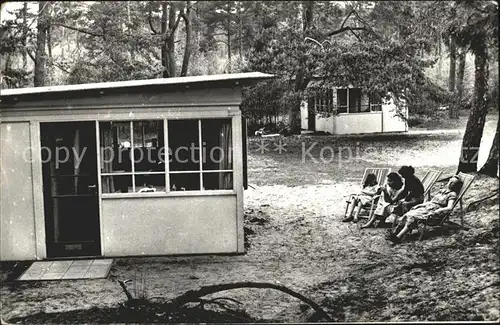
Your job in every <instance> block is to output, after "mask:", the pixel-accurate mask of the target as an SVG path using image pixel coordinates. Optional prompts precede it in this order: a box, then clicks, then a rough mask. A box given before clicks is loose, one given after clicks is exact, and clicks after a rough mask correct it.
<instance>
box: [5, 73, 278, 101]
mask: <svg viewBox="0 0 500 325" xmlns="http://www.w3.org/2000/svg"><path fill="white" fill-rule="evenodd" d="M273 77H274V75H271V74H266V73H262V72H246V73H232V74H217V75H205V76H189V77H177V78H157V79H146V80H127V81H112V82H99V83H88V84H77V85H62V86H47V87H33V88H16V89H2V90H0V98H7V97H14V96H15V97H21V96H23V95H36V94H54V95H55V94H56V93H63V92H76V91H78V92H82V91H86V90H88V91H92V90H100V91H104V90H108V92H112V91H113V90H117V91H118V90H123V89H127V90H133V89H134V88H137V89H140V88H144V87H161V86H189V85H190V84H203V83H205V84H207V85H210V86H213V84H220V83H224V84H228V83H233V82H234V83H235V84H239V85H242V86H245V85H249V84H252V83H255V82H258V81H261V80H265V79H269V78H273Z"/></svg>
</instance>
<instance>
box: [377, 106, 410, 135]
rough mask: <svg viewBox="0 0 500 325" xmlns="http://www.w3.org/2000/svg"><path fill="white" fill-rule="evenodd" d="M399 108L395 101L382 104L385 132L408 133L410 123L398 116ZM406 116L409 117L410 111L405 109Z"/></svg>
mask: <svg viewBox="0 0 500 325" xmlns="http://www.w3.org/2000/svg"><path fill="white" fill-rule="evenodd" d="M396 113H397V108H396V105H395V104H394V101H393V100H392V99H390V100H389V101H387V102H385V103H383V104H382V114H383V121H382V123H383V131H384V132H406V131H408V123H406V121H405V120H403V119H402V118H401V117H399V116H398V115H396ZM404 114H405V115H406V117H408V111H407V110H406V109H405V111H404Z"/></svg>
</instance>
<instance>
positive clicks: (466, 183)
mask: <svg viewBox="0 0 500 325" xmlns="http://www.w3.org/2000/svg"><path fill="white" fill-rule="evenodd" d="M457 175H458V177H460V179H461V180H462V182H463V185H462V188H461V189H460V193H458V196H457V199H456V200H455V202H454V203H453V206H452V207H451V210H450V211H448V212H447V213H445V214H443V215H441V216H440V220H434V222H432V223H431V222H430V221H431V220H429V218H428V219H426V220H425V221H423V222H420V223H419V225H418V231H419V233H420V235H419V237H418V239H419V240H422V239H423V237H424V234H425V231H426V230H427V228H428V227H442V226H443V225H444V224H445V223H446V222H447V221H448V220H449V218H450V216H451V214H452V213H453V210H454V209H455V207H456V206H457V205H459V206H460V212H459V215H460V223H461V226H462V227H463V226H464V212H465V211H464V208H463V196H464V194H465V192H467V190H468V189H469V187H470V186H471V184H472V182H473V181H474V176H473V175H468V174H464V173H462V172H460V173H458V174H457ZM396 231H397V230H396ZM403 240H404V238H403Z"/></svg>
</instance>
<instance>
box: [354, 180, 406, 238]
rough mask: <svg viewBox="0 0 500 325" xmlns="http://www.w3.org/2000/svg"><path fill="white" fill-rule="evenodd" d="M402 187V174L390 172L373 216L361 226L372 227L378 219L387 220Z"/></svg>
mask: <svg viewBox="0 0 500 325" xmlns="http://www.w3.org/2000/svg"><path fill="white" fill-rule="evenodd" d="M402 187H403V180H402V179H401V176H399V174H398V173H394V172H392V173H389V175H387V180H386V183H385V186H384V187H383V188H382V190H381V191H382V195H381V197H380V199H379V200H378V203H377V208H376V209H375V211H374V213H373V216H372V217H371V218H370V220H368V222H367V223H366V224H364V225H363V226H361V228H368V227H371V226H372V225H373V223H374V222H375V221H376V220H385V218H387V217H388V216H389V214H391V213H392V212H393V209H394V203H395V202H396V201H395V200H394V199H395V198H396V197H397V196H398V194H399V192H400V191H401V189H402Z"/></svg>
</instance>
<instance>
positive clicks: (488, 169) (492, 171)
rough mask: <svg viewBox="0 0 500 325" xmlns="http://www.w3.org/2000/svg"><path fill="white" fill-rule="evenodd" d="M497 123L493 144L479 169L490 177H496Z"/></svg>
mask: <svg viewBox="0 0 500 325" xmlns="http://www.w3.org/2000/svg"><path fill="white" fill-rule="evenodd" d="M498 132H499V131H498V124H497V131H496V133H495V138H493V144H492V145H491V149H490V154H489V155H488V159H487V160H486V163H485V164H484V166H483V167H482V168H481V170H480V171H479V172H480V173H481V174H486V175H489V176H492V177H498Z"/></svg>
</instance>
